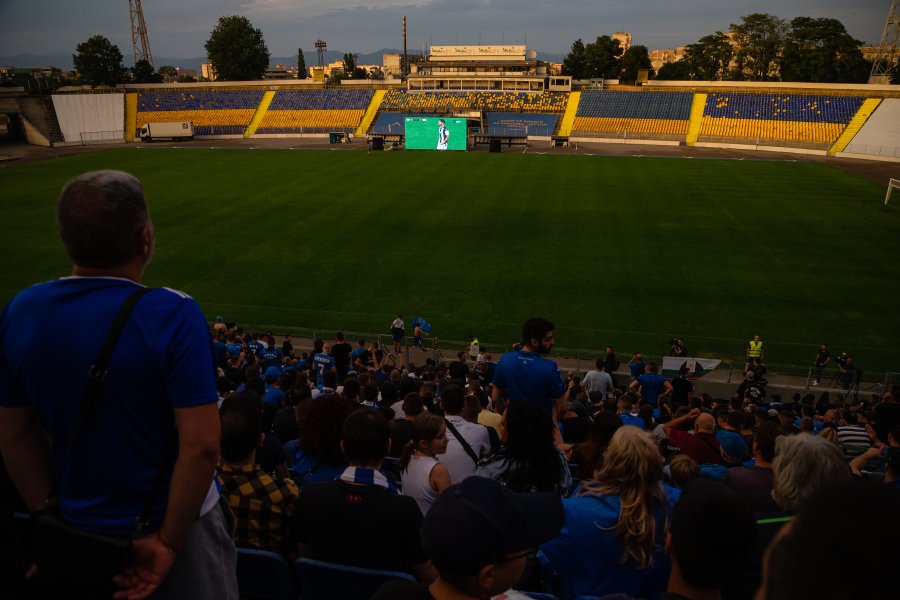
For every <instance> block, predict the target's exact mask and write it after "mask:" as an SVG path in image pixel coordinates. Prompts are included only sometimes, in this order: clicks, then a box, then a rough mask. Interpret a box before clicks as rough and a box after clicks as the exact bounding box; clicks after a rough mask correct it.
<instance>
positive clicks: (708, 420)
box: [694, 413, 716, 433]
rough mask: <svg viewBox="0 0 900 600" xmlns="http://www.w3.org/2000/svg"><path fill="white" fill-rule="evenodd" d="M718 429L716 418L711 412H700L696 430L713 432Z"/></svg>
mask: <svg viewBox="0 0 900 600" xmlns="http://www.w3.org/2000/svg"><path fill="white" fill-rule="evenodd" d="M715 429H716V420H715V419H713V416H712V415H711V414H709V413H700V414H699V415H697V420H696V421H695V422H694V431H700V432H703V433H712V432H713V431H715Z"/></svg>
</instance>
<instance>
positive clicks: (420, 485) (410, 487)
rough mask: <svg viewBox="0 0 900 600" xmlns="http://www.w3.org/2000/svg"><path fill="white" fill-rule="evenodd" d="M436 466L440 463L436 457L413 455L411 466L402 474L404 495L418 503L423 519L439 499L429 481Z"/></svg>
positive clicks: (401, 480) (410, 461)
mask: <svg viewBox="0 0 900 600" xmlns="http://www.w3.org/2000/svg"><path fill="white" fill-rule="evenodd" d="M436 464H438V461H437V460H436V459H435V458H434V457H431V456H416V455H415V454H413V455H412V458H410V460H409V465H408V466H407V467H406V469H405V470H403V471H402V472H401V473H400V482H401V484H402V487H403V495H404V496H409V497H410V498H412V499H414V500H415V501H416V504H418V505H419V510H421V511H422V516H423V517H424V516H425V515H426V514H428V510H429V509H430V508H431V505H432V504H434V502H435V500H437V499H438V494H437V492H436V491H434V488H432V487H431V482H430V481H429V478H430V477H431V470H432V469H433V468H434V466H435V465H436Z"/></svg>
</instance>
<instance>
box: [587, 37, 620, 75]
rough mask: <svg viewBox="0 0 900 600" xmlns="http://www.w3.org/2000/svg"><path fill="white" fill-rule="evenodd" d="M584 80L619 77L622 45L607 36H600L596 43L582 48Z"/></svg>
mask: <svg viewBox="0 0 900 600" xmlns="http://www.w3.org/2000/svg"><path fill="white" fill-rule="evenodd" d="M584 57H585V71H584V77H585V78H593V77H603V78H605V79H615V78H617V77H618V76H619V71H620V70H621V61H622V45H621V44H620V43H619V40H614V39H612V38H611V37H609V36H608V35H601V36H600V37H598V38H597V41H596V42H591V43H590V44H588V45H587V46H585V47H584Z"/></svg>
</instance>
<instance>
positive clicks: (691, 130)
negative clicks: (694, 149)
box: [686, 94, 706, 146]
mask: <svg viewBox="0 0 900 600" xmlns="http://www.w3.org/2000/svg"><path fill="white" fill-rule="evenodd" d="M705 107H706V94H694V101H693V103H692V104H691V120H690V122H689V124H688V133H687V140H686V143H687V145H688V146H693V145H694V144H696V143H697V138H698V137H700V127H701V126H702V125H703V109H704V108H705Z"/></svg>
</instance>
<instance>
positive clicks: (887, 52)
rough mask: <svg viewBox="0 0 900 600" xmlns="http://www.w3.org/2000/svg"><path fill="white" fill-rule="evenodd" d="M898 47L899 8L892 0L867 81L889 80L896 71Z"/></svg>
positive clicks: (899, 32) (895, 0)
mask: <svg viewBox="0 0 900 600" xmlns="http://www.w3.org/2000/svg"><path fill="white" fill-rule="evenodd" d="M898 49H900V9H898V7H897V0H893V1H892V2H891V10H890V12H888V16H887V21H886V22H885V24H884V33H883V34H882V35H881V42H880V43H879V44H878V53H877V54H876V55H875V60H874V62H873V64H872V73H871V74H870V75H869V83H881V84H888V83H890V82H891V79H892V78H893V77H894V75H895V74H896V73H897V59H898V57H897V55H898Z"/></svg>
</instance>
